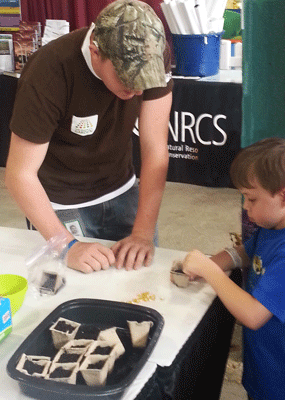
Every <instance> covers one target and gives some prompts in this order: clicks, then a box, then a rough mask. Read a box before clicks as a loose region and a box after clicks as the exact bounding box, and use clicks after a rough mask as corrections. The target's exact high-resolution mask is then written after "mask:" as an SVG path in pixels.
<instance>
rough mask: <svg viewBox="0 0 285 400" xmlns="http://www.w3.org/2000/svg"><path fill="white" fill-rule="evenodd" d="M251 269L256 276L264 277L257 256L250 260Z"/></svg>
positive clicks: (260, 261)
mask: <svg viewBox="0 0 285 400" xmlns="http://www.w3.org/2000/svg"><path fill="white" fill-rule="evenodd" d="M252 267H253V269H254V272H255V273H256V274H257V275H264V273H265V268H263V266H262V260H261V258H260V257H259V256H254V257H253V260H252Z"/></svg>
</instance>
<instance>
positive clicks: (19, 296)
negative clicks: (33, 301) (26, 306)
mask: <svg viewBox="0 0 285 400" xmlns="http://www.w3.org/2000/svg"><path fill="white" fill-rule="evenodd" d="M27 289H28V281H27V279H26V278H23V277H22V276H20V275H13V274H3V275H0V296H1V297H7V298H8V299H10V304H11V312H12V315H14V314H15V313H16V312H17V311H18V310H19V309H20V308H21V306H22V304H23V301H24V298H25V296H26V291H27Z"/></svg>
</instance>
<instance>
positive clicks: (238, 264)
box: [224, 247, 242, 268]
mask: <svg viewBox="0 0 285 400" xmlns="http://www.w3.org/2000/svg"><path fill="white" fill-rule="evenodd" d="M224 251H226V252H227V253H228V254H229V255H230V256H231V258H232V260H233V263H234V266H235V268H241V267H242V258H241V256H240V255H239V254H238V252H237V249H235V248H234V247H226V248H225V249H224Z"/></svg>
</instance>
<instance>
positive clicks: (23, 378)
mask: <svg viewBox="0 0 285 400" xmlns="http://www.w3.org/2000/svg"><path fill="white" fill-rule="evenodd" d="M59 317H63V318H66V319H69V320H72V321H75V322H79V323H80V324H81V326H80V329H79V331H78V333H77V335H76V338H87V339H89V338H93V339H96V338H97V334H98V332H99V330H103V329H108V328H111V327H117V334H118V335H119V337H120V339H121V341H122V342H123V344H124V346H125V349H126V352H125V354H124V355H122V356H121V358H119V359H118V360H117V361H116V363H115V367H114V369H113V372H112V373H111V374H110V375H109V376H108V378H107V382H106V385H105V386H104V387H96V386H95V387H94V386H92V387H91V386H88V385H86V384H85V382H84V380H83V378H82V376H81V374H80V373H78V378H77V382H76V385H72V384H68V383H61V382H56V381H51V380H45V379H42V378H37V377H33V376H29V375H25V374H23V373H22V372H20V371H18V370H17V369H16V366H17V364H18V361H19V359H20V357H21V355H22V354H23V353H25V354H27V355H44V356H49V357H54V356H55V354H56V352H57V350H56V349H55V348H54V345H53V341H52V337H51V332H50V330H49V328H50V326H51V325H52V324H53V323H55V322H56V321H57V319H58V318H59ZM127 320H130V321H138V322H142V321H152V322H153V326H152V328H151V330H150V333H149V338H148V342H147V345H146V347H145V348H143V349H135V348H133V347H132V344H131V338H130V334H129V328H128V324H127ZM163 325H164V319H163V317H162V316H161V315H160V314H159V313H158V312H157V311H156V310H153V309H150V308H148V307H144V306H140V305H135V304H127V303H120V302H115V301H106V300H96V299H75V300H71V301H67V302H65V303H63V304H61V305H60V306H58V307H57V308H56V309H55V310H54V311H52V312H51V314H49V315H48V316H47V317H46V318H45V319H44V320H43V321H42V322H41V323H40V324H39V325H38V327H37V328H36V329H35V330H34V331H33V332H32V333H31V334H30V335H29V336H28V337H27V339H26V340H25V341H24V342H23V343H22V344H21V345H20V347H19V348H18V349H17V350H16V352H15V353H14V354H13V356H12V357H11V358H10V360H9V362H8V364H7V372H8V374H9V375H10V377H11V378H13V379H15V380H17V381H18V383H19V385H20V388H21V390H22V392H23V393H24V394H26V395H27V396H30V397H32V398H35V399H43V400H55V399H57V400H68V399H74V400H75V399H81V398H84V399H96V400H99V399H103V400H109V399H110V400H114V399H120V398H121V397H122V396H123V392H124V390H125V389H126V388H127V387H128V386H129V385H130V384H131V383H132V381H133V380H134V379H135V377H136V376H137V375H138V373H139V372H140V370H141V369H142V367H143V366H144V364H145V363H146V361H147V359H148V358H149V356H150V354H151V352H152V350H153V349H154V347H155V345H156V343H157V340H158V338H159V336H160V333H161V330H162V328H163Z"/></svg>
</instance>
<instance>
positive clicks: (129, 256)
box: [111, 235, 154, 270]
mask: <svg viewBox="0 0 285 400" xmlns="http://www.w3.org/2000/svg"><path fill="white" fill-rule="evenodd" d="M111 249H112V250H113V252H114V254H115V257H116V263H115V265H116V268H118V269H120V268H122V267H124V266H125V268H126V270H130V269H138V268H140V267H141V266H143V265H144V266H145V267H148V266H150V264H151V262H152V259H153V255H154V244H153V241H152V240H148V239H145V238H142V237H140V236H135V235H131V236H128V237H126V238H125V239H123V240H120V241H119V242H117V243H116V244H114V245H113V246H112V247H111Z"/></svg>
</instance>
